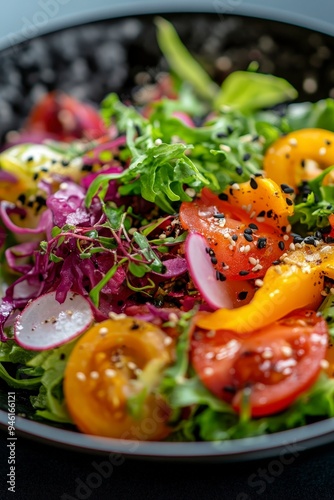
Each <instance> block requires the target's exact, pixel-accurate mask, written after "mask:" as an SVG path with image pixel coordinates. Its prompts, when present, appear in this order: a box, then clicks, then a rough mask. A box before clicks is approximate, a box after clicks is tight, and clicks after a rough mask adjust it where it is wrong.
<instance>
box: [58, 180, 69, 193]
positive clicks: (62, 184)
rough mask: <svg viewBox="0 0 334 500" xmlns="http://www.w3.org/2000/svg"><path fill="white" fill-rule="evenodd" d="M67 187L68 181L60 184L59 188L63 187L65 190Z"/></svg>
mask: <svg viewBox="0 0 334 500" xmlns="http://www.w3.org/2000/svg"><path fill="white" fill-rule="evenodd" d="M67 188H68V184H67V182H62V183H61V184H60V186H59V189H61V190H62V191H65V189H67Z"/></svg>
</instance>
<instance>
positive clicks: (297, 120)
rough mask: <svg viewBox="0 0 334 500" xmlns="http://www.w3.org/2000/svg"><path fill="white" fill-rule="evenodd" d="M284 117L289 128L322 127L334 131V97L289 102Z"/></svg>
mask: <svg viewBox="0 0 334 500" xmlns="http://www.w3.org/2000/svg"><path fill="white" fill-rule="evenodd" d="M285 118H286V120H287V123H288V125H289V128H290V130H299V129H302V128H323V129H326V130H331V131H332V132H334V99H330V98H328V99H323V100H321V101H318V102H314V103H313V102H302V103H294V104H290V105H289V106H288V107H287V109H286V117H285Z"/></svg>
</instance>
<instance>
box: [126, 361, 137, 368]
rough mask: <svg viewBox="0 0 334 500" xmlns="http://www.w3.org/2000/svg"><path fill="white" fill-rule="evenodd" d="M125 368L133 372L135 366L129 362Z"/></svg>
mask: <svg viewBox="0 0 334 500" xmlns="http://www.w3.org/2000/svg"><path fill="white" fill-rule="evenodd" d="M127 367H128V368H129V370H135V369H136V368H137V365H136V363H134V362H133V361H129V362H128V363H127Z"/></svg>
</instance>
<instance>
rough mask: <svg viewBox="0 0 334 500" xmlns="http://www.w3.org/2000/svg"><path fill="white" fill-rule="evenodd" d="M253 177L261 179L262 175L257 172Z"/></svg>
mask: <svg viewBox="0 0 334 500" xmlns="http://www.w3.org/2000/svg"><path fill="white" fill-rule="evenodd" d="M254 177H263V174H261V172H257V173H256V174H254Z"/></svg>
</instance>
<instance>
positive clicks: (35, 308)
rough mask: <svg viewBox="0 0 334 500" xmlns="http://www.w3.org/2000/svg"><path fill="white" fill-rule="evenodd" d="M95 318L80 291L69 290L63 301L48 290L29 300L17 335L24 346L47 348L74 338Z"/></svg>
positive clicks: (17, 326)
mask: <svg viewBox="0 0 334 500" xmlns="http://www.w3.org/2000/svg"><path fill="white" fill-rule="evenodd" d="M93 319H94V318H93V312H92V309H91V307H90V305H89V302H88V301H87V300H86V299H85V298H84V297H82V296H81V295H79V294H77V293H74V292H68V294H67V296H66V299H65V301H64V302H63V303H62V304H60V303H59V302H58V301H57V299H56V292H49V293H46V294H45V295H41V297H38V298H37V299H35V300H33V301H32V302H30V303H29V304H28V305H27V306H26V307H25V309H24V310H23V312H22V314H20V315H19V316H18V317H17V319H16V322H15V325H14V336H15V340H16V342H17V343H18V344H19V345H20V346H21V347H24V348H25V349H29V350H35V351H44V350H46V349H52V348H54V347H58V346H60V345H62V344H65V343H66V342H69V341H70V340H72V339H74V338H75V337H77V336H78V335H80V334H81V333H82V332H84V331H85V330H86V329H87V328H88V327H89V326H90V324H91V323H92V321H93Z"/></svg>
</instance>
